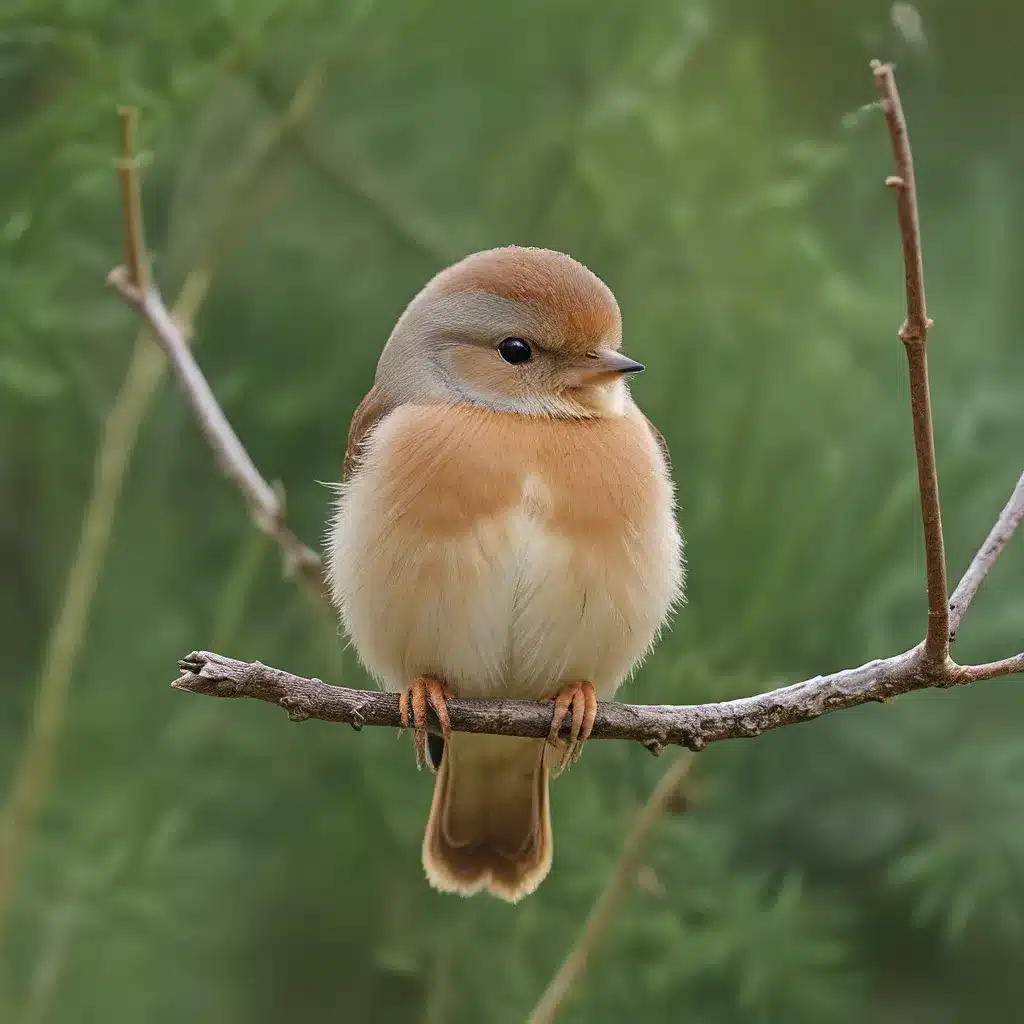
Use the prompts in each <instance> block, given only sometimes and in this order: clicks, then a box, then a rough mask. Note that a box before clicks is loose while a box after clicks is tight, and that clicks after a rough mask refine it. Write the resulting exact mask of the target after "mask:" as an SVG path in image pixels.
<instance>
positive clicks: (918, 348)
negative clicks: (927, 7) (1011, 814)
mask: <svg viewBox="0 0 1024 1024" xmlns="http://www.w3.org/2000/svg"><path fill="white" fill-rule="evenodd" d="M871 70H872V71H873V72H874V76H875V84H876V85H877V86H878V92H879V94H880V95H881V97H882V110H883V111H884V113H885V121H886V124H887V125H888V127H889V138H890V141H891V142H892V152H893V158H894V159H895V161H896V174H894V175H891V176H890V177H888V178H886V179H885V183H886V185H888V186H889V187H890V188H891V189H892V190H893V191H894V192H895V194H896V209H897V213H898V216H899V222H900V235H901V237H902V239H903V269H904V276H905V278H906V287H907V319H906V320H905V321H904V323H903V326H902V327H901V328H900V341H902V342H903V346H904V348H905V349H906V352H907V365H908V367H909V369H910V408H911V415H912V418H913V422H914V447H915V449H916V452H917V481H918V486H919V488H920V491H921V519H922V521H923V523H924V551H925V562H926V566H927V577H928V634H927V637H926V639H925V643H924V650H925V657H926V658H928V659H929V660H930V661H932V662H935V663H936V664H939V663H942V662H944V661H945V660H946V659H947V658H948V657H949V605H948V604H947V598H948V595H949V591H948V590H947V589H946V552H945V547H944V545H943V540H942V511H941V508H940V505H939V476H938V471H937V470H936V467H935V434H934V430H933V428H932V400H931V391H930V389H929V387H928V358H927V343H928V328H929V327H931V325H932V321H931V320H929V319H928V309H927V306H926V304H925V295H924V258H923V256H922V252H921V226H920V224H919V222H918V216H917V184H916V182H915V180H914V158H913V156H912V154H911V152H910V138H909V136H908V134H907V122H906V119H905V118H904V116H903V105H902V104H901V103H900V94H899V91H898V90H897V88H896V79H895V77H894V76H893V71H892V65H890V64H882V63H880V62H879V61H877V60H874V61H872V62H871Z"/></svg>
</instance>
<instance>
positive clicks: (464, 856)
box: [423, 733, 552, 902]
mask: <svg viewBox="0 0 1024 1024" xmlns="http://www.w3.org/2000/svg"><path fill="white" fill-rule="evenodd" d="M544 750H545V741H544V740H536V739H522V738H520V737H512V736H478V735H474V734H472V733H456V734H455V735H453V736H452V737H451V739H450V740H449V741H448V742H447V743H446V744H445V750H444V755H443V757H442V759H441V766H440V768H439V769H438V773H437V780H436V782H435V784H434V801H433V803H432V805H431V807H430V820H429V821H428V822H427V833H426V836H425V837H424V839H423V867H424V869H425V870H426V872H427V878H428V879H429V881H430V884H431V885H433V886H434V888H435V889H439V890H441V892H456V893H460V894H461V895H463V896H471V895H472V894H473V893H476V892H480V891H481V890H482V889H486V890H488V891H489V892H491V893H492V894H493V895H495V896H497V897H499V898H500V899H503V900H508V901H509V902H515V901H516V900H518V899H521V898H522V897H523V896H527V895H529V893H531V892H533V890H534V889H536V888H537V886H538V885H540V883H541V882H542V881H543V880H544V878H545V876H546V875H547V873H548V871H549V870H550V869H551V851H552V843H551V817H550V814H549V813H548V767H547V765H546V764H545V756H544Z"/></svg>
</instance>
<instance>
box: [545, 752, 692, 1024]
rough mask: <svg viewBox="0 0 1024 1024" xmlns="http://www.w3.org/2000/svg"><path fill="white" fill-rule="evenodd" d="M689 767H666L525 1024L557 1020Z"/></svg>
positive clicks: (687, 763)
mask: <svg viewBox="0 0 1024 1024" xmlns="http://www.w3.org/2000/svg"><path fill="white" fill-rule="evenodd" d="M692 764H693V756H692V755H691V754H686V753H684V754H680V755H679V756H678V757H677V758H676V759H675V760H674V761H673V762H672V764H671V765H669V767H668V770H667V771H666V772H665V774H664V775H662V777H661V779H660V780H659V782H658V784H657V786H655V787H654V792H652V793H651V795H650V798H649V799H648V801H647V803H646V804H644V806H643V807H642V808H641V809H640V811H639V812H638V813H637V815H636V818H634V820H633V825H632V827H631V828H630V830H629V832H628V833H627V835H626V840H625V842H624V843H623V844H622V852H621V853H620V854H619V860H618V863H617V864H616V865H615V870H614V871H613V872H612V875H611V877H610V878H609V879H608V884H607V885H606V886H605V887H604V890H603V891H602V893H601V895H600V896H599V897H598V899H597V902H596V903H595V904H594V907H593V909H592V910H591V911H590V914H589V916H588V917H587V920H586V922H585V923H584V925H583V928H582V930H581V931H580V934H579V936H578V937H577V939H576V941H575V942H574V943H573V946H572V949H571V950H570V952H569V955H568V956H567V957H566V958H565V960H564V961H563V962H562V966H561V967H559V968H558V971H557V972H556V973H555V976H554V977H553V978H552V979H551V981H550V982H549V983H548V987H547V988H546V989H545V990H544V994H543V995H542V996H541V997H540V1000H539V1001H538V1002H537V1005H536V1006H535V1007H534V1008H533V1012H532V1013H531V1014H530V1016H529V1017H528V1018H527V1024H551V1022H552V1021H553V1020H555V1018H556V1017H557V1016H558V1012H559V1011H560V1010H561V1008H562V1006H563V1004H564V1003H565V1001H566V999H567V998H568V996H569V993H570V992H571V991H572V989H573V986H574V985H576V983H577V982H578V981H579V980H580V978H582V977H583V973H584V971H586V969H587V963H588V961H589V960H590V957H591V956H592V955H593V954H594V952H595V951H596V950H597V948H598V946H599V945H600V944H601V942H602V940H603V939H604V937H605V935H606V934H607V932H608V929H609V928H610V927H611V924H612V921H613V920H614V919H615V913H616V911H617V910H618V909H619V904H620V903H621V902H622V899H623V897H624V896H625V895H626V892H627V890H628V888H629V886H630V883H631V882H632V881H633V879H634V878H635V877H636V873H637V870H638V869H639V867H640V861H641V858H642V857H643V853H644V849H645V848H646V846H647V842H648V840H649V839H650V837H651V833H652V832H653V831H654V829H655V828H656V827H657V825H658V823H659V822H660V821H661V819H662V818H663V817H664V816H665V813H666V812H667V811H668V809H669V807H670V806H671V805H672V801H673V800H674V799H675V796H676V794H677V792H678V790H679V786H680V784H681V783H682V781H683V780H684V779H685V778H686V775H687V773H688V772H689V771H690V767H691V765H692Z"/></svg>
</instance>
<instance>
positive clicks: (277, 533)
mask: <svg viewBox="0 0 1024 1024" xmlns="http://www.w3.org/2000/svg"><path fill="white" fill-rule="evenodd" d="M107 283H108V284H110V286H111V287H112V288H114V289H115V290H116V291H117V292H118V293H119V294H120V295H121V296H122V297H123V298H124V299H125V301H126V302H128V303H130V304H131V305H132V306H134V307H135V308H136V309H137V310H138V311H139V312H140V313H141V314H142V315H143V317H145V319H146V321H147V323H148V324H149V325H150V327H151V328H152V329H153V337H154V338H155V339H156V341H157V344H159V345H160V347H161V348H162V349H163V350H164V352H165V354H166V355H167V357H168V359H169V360H170V365H171V372H172V373H173V374H174V376H175V377H176V378H177V380H178V384H179V385H180V386H181V390H182V393H183V394H184V395H185V399H186V401H187V402H188V404H189V405H190V406H191V407H192V412H193V413H194V414H195V418H196V422H197V423H198V424H199V429H200V430H201V431H202V432H203V436H204V437H205V438H206V440H207V442H208V444H209V445H210V447H211V448H212V449H213V453H214V456H215V458H216V460H217V465H218V466H219V467H220V469H221V471H222V472H223V473H224V475H225V476H227V478H228V479H229V480H230V481H231V482H232V483H233V484H234V485H235V486H236V487H237V488H238V490H239V491H241V492H242V496H243V497H244V498H245V500H246V502H247V503H248V505H249V511H250V513H251V514H252V518H253V521H254V522H255V524H256V526H257V527H258V528H259V529H260V530H262V531H263V532H264V533H266V534H267V535H268V536H270V537H272V538H273V539H274V540H275V541H276V542H277V545H278V546H279V547H280V548H281V551H282V552H283V554H284V558H285V570H286V572H287V573H288V574H289V575H290V574H291V573H293V572H298V573H300V574H301V576H302V579H303V581H304V582H305V583H306V584H307V585H308V587H309V589H310V590H311V591H312V592H313V593H314V594H315V595H316V596H317V597H319V598H321V599H323V600H324V601H326V600H327V591H326V589H325V584H324V578H323V565H322V563H321V561H320V556H319V555H317V554H316V552H314V551H312V550H311V549H310V548H308V547H306V545H305V544H303V543H302V541H300V540H299V538H298V537H296V536H295V534H294V533H293V532H292V531H291V529H290V527H289V526H288V522H287V519H286V516H285V507H284V502H283V500H282V499H281V497H280V496H279V495H278V493H277V491H275V490H274V488H273V487H271V486H270V484H268V483H267V481H266V480H264V479H263V476H262V475H261V474H260V471H259V470H258V469H257V468H256V465H255V463H254V462H253V461H252V459H251V458H250V457H249V453H248V452H247V451H246V450H245V446H244V445H243V444H242V442H241V441H240V440H239V439H238V435H237V434H236V433H235V432H234V430H233V429H232V427H231V424H230V423H229V422H228V419H227V417H226V416H225V415H224V411H223V410H222V409H221V407H220V404H219V403H218V401H217V399H216V398H215V397H214V394H213V391H212V390H211V389H210V385H209V384H208V383H207V381H206V378H205V377H204V376H203V371H202V370H200V369H199V364H198V363H197V362H196V359H195V356H194V355H193V354H192V351H191V349H190V348H189V346H188V345H187V344H186V343H185V339H184V337H183V336H182V333H181V331H180V330H179V329H178V325H177V324H176V323H175V322H174V320H173V319H172V317H171V314H170V313H168V312H167V307H166V306H164V303H163V300H162V299H161V298H160V294H159V293H158V292H157V291H156V289H154V288H150V289H148V290H147V291H141V290H140V289H138V288H136V287H135V286H134V285H133V284H132V283H131V281H130V280H129V275H128V272H127V271H126V270H125V268H124V267H117V268H116V269H114V270H112V271H111V272H110V276H109V277H108V278H107Z"/></svg>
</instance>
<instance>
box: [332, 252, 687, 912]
mask: <svg viewBox="0 0 1024 1024" xmlns="http://www.w3.org/2000/svg"><path fill="white" fill-rule="evenodd" d="M621 341H622V317H621V313H620V310H619V305H618V303H617V301H616V299H615V296H614V294H613V293H612V291H611V289H610V288H609V287H608V286H607V285H606V284H605V283H604V282H603V281H602V280H601V279H600V278H599V277H598V276H597V275H596V274H595V273H593V272H592V271H591V270H589V269H588V268H587V267H585V266H584V265H583V264H582V263H580V262H578V261H577V260H576V259H574V258H573V257H571V256H569V255H567V254H565V253H562V252H557V251H555V250H551V249H541V248H533V247H522V246H514V245H509V246H502V247H498V248H493V249H487V250H484V251H481V252H475V253H472V254H470V255H468V256H466V257H464V258H463V259H461V260H459V261H458V262H456V263H454V264H453V265H451V266H449V267H447V268H446V269H444V270H442V271H440V272H439V273H438V274H436V275H435V276H434V277H433V278H432V279H431V280H430V281H428V283H427V284H426V285H425V286H424V287H423V288H422V290H421V291H419V292H418V293H417V294H416V295H415V296H414V297H413V298H412V300H411V301H410V302H409V304H408V306H407V307H406V308H405V310H404V312H403V313H402V314H401V316H400V317H399V319H398V321H397V323H396V324H395V326H394V329H393V330H392V332H391V335H390V337H389V338H388V340H387V343H386V344H385V346H384V348H383V351H382V352H381V355H380V357H379V361H378V364H377V370H376V374H375V377H374V383H373V386H372V387H371V388H370V390H369V392H368V393H367V394H366V396H365V397H364V398H363V400H362V401H361V402H360V404H359V406H358V408H357V410H356V412H355V414H354V416H353V418H352V421H351V425H350V427H349V432H348V439H347V445H346V449H345V455H344V461H343V466H342V479H341V483H340V484H339V485H338V487H337V492H338V493H337V496H336V499H335V501H334V505H333V509H332V514H331V518H330V521H329V524H328V527H327V538H326V562H327V579H328V583H329V589H330V593H331V597H332V599H333V602H334V604H335V607H336V609H337V611H338V614H339V618H340V622H341V626H342V629H343V632H344V633H345V634H346V635H347V638H348V642H349V643H351V645H352V646H353V647H354V648H355V651H356V653H357V655H358V657H359V660H360V661H361V663H362V665H363V666H364V667H365V669H366V670H367V672H368V673H369V674H370V675H371V676H372V677H373V678H374V679H375V680H376V681H377V683H378V685H380V686H381V687H382V688H383V689H384V690H386V691H389V692H393V693H397V694H399V695H400V708H401V714H402V722H403V724H404V725H406V726H408V725H409V724H410V722H411V724H412V726H413V730H414V734H413V740H414V746H415V753H416V760H417V765H418V766H419V767H422V766H423V765H424V764H427V765H429V767H430V768H431V769H432V770H433V771H434V772H435V776H436V777H435V780H434V793H433V799H432V802H431V807H430V814H429V818H428V821H427V826H426V830H425V835H424V840H423V846H422V861H423V868H424V871H425V873H426V877H427V880H428V882H429V883H430V885H432V886H433V887H434V888H435V889H437V890H440V891H441V892H446V893H457V894H461V895H464V896H470V895H473V894H475V893H478V892H481V891H484V892H489V893H490V894H491V895H492V896H495V897H497V898H499V899H502V900H505V901H508V902H513V903H514V902H516V901H518V900H520V899H521V898H523V897H524V896H526V895H528V894H529V893H531V892H533V891H534V890H535V889H536V888H537V886H538V885H539V884H540V883H541V882H542V881H543V880H544V878H545V877H546V876H547V875H548V873H549V871H550V868H551V863H552V856H553V840H552V828H551V816H550V801H549V781H550V779H551V778H552V777H553V776H557V775H558V774H560V773H561V772H562V771H564V770H565V768H567V767H568V766H569V765H571V764H573V763H574V762H575V761H576V759H577V758H578V757H579V755H580V752H581V751H582V748H583V744H584V743H585V741H586V739H587V737H588V736H589V735H590V732H591V729H592V727H593V723H594V720H595V715H596V713H597V703H598V701H599V700H609V699H611V698H612V697H613V696H614V694H615V693H616V691H617V689H618V688H619V686H620V684H622V683H623V682H624V681H625V680H626V679H627V678H628V677H630V676H631V674H632V673H633V671H634V669H635V668H636V667H637V666H638V664H639V663H640V662H641V661H642V660H643V659H644V657H645V656H646V655H647V654H648V653H649V651H650V650H651V649H652V648H653V646H654V645H655V643H656V642H657V639H658V637H659V635H660V633H661V631H662V629H663V627H664V626H665V624H666V622H667V621H668V620H669V618H670V617H671V615H672V613H673V611H674V610H675V609H676V607H677V606H678V605H679V604H680V603H681V602H682V600H683V591H684V576H685V568H684V557H683V538H682V535H681V532H680V529H679V526H678V523H677V502H676V491H675V487H674V484H673V480H672V472H671V463H670V460H669V455H668V448H667V445H666V444H665V440H664V437H663V436H662V435H661V433H660V432H659V431H658V430H657V429H656V428H655V427H654V426H653V424H652V423H651V422H650V420H648V419H647V417H646V416H645V415H644V414H643V413H642V412H641V411H640V409H639V407H638V406H637V404H636V402H635V401H634V400H633V398H632V396H631V395H630V391H629V387H628V378H629V377H630V375H632V374H635V373H638V372H640V371H641V370H643V369H644V367H643V365H642V364H641V363H639V362H637V361H636V360H634V359H631V358H629V357H628V356H627V355H625V354H624V353H623V352H622V350H621ZM453 698H463V699H493V698H514V699H524V700H546V701H551V702H552V703H553V707H552V719H551V728H550V732H549V735H548V737H547V739H536V738H523V737H515V736H492V735H477V734H471V733H465V732H452V730H451V726H450V721H449V718H448V712H447V706H446V702H447V701H448V700H450V699H453ZM428 708H432V709H433V711H434V713H435V714H436V717H437V720H438V723H439V726H440V733H441V735H440V736H435V735H434V734H432V733H431V734H428V729H427V724H428ZM567 718H568V719H569V728H568V736H567V737H563V736H561V735H560V731H561V729H562V727H563V724H564V723H565V721H566V719H567Z"/></svg>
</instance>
